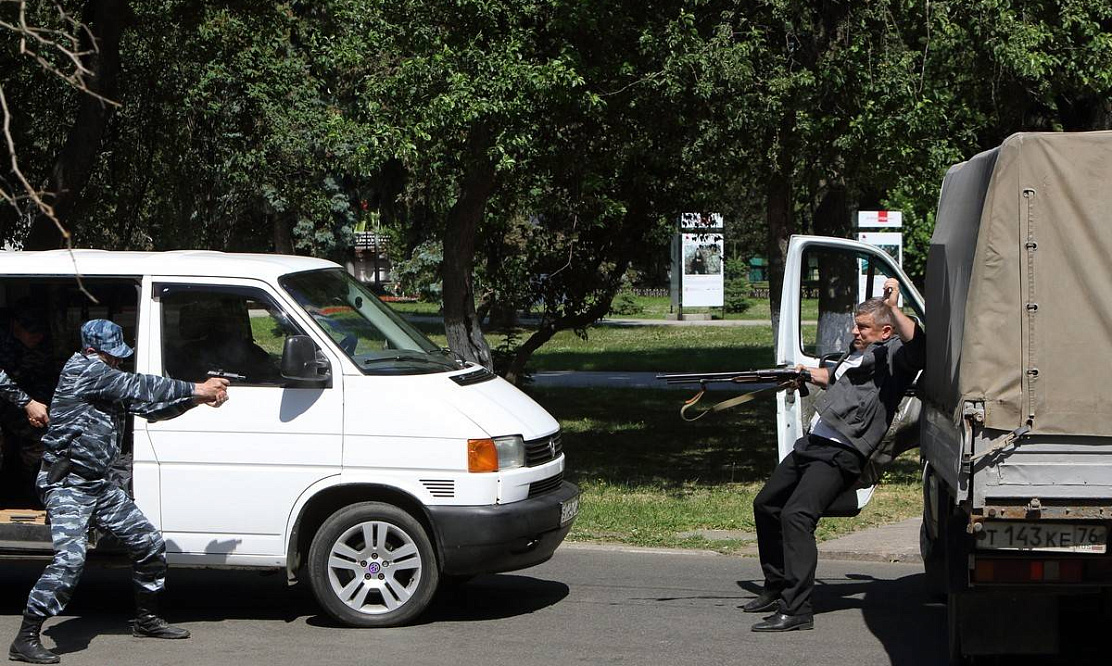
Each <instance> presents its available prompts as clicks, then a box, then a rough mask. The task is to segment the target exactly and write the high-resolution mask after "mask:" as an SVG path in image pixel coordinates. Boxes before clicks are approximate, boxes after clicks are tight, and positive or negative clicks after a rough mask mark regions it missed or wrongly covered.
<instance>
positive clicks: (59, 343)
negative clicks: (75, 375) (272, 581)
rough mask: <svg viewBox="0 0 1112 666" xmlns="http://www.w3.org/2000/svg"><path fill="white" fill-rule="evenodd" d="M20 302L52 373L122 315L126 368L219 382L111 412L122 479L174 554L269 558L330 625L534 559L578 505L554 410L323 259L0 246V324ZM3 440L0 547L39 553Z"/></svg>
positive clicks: (409, 615) (403, 619)
mask: <svg viewBox="0 0 1112 666" xmlns="http://www.w3.org/2000/svg"><path fill="white" fill-rule="evenodd" d="M78 272H79V273H80V282H79V281H78V280H77V279H76V278H77V274H78ZM83 290H84V291H86V292H88V294H89V295H91V296H92V297H94V298H95V301H96V302H94V301H93V300H91V299H90V298H89V297H88V295H86V294H85V293H83ZM19 304H24V307H25V306H26V304H31V305H33V306H34V307H36V308H38V309H39V310H40V311H41V313H42V315H41V316H42V317H43V318H44V319H45V320H46V321H45V324H46V326H47V327H48V328H49V334H48V336H47V339H46V340H45V341H44V342H43V343H42V345H40V347H41V348H37V349H35V350H33V351H34V353H35V354H38V355H40V361H42V360H43V359H42V358H41V356H42V355H45V358H46V360H45V362H46V364H47V365H48V366H49V367H50V368H52V369H53V372H55V374H54V375H53V376H52V377H51V384H52V382H53V381H54V380H56V378H57V374H56V373H57V371H58V370H60V368H61V365H62V363H64V361H65V360H66V358H68V357H69V356H70V355H71V354H72V353H73V352H74V351H76V350H77V349H78V347H79V327H80V325H81V323H82V322H83V321H85V320H88V319H94V318H106V319H111V320H113V321H115V322H117V323H118V324H120V325H121V326H122V327H123V329H124V333H125V338H126V339H127V341H128V343H129V344H132V345H134V347H135V350H136V353H135V355H134V357H133V367H130V368H127V369H129V370H134V371H136V372H142V373H149V374H155V375H165V376H170V377H176V378H179V379H184V380H188V381H203V380H204V379H205V378H206V377H208V376H210V375H212V374H214V373H216V374H220V375H222V376H225V377H228V378H229V379H230V380H231V387H230V388H229V391H228V393H229V396H230V400H229V402H228V403H227V404H226V405H224V406H223V407H222V408H221V409H218V410H213V409H194V410H191V411H190V412H188V413H186V414H185V415H184V416H181V417H179V418H176V419H172V420H169V421H163V422H157V423H148V422H147V421H145V420H143V419H139V418H135V419H131V421H132V422H131V423H130V424H129V425H130V427H129V429H128V432H127V444H128V446H129V447H130V453H131V457H132V465H131V474H130V478H127V474H126V472H127V470H123V471H124V472H125V474H124V475H123V479H124V482H125V483H130V488H131V490H132V492H133V494H134V496H135V500H136V501H137V503H138V504H139V507H140V508H141V509H142V510H143V512H144V513H145V514H146V515H147V517H148V518H149V519H150V520H151V521H152V522H153V523H154V524H155V526H156V527H158V528H159V529H160V530H162V533H163V536H164V537H165V539H166V546H167V558H168V560H169V562H170V564H171V565H185V566H200V567H207V568H223V567H236V568H239V567H251V568H261V569H282V568H284V569H285V570H286V571H287V573H288V576H289V579H290V580H291V581H294V580H296V579H297V577H298V576H303V577H305V578H307V579H308V581H309V583H310V585H311V587H312V589H313V591H314V593H315V595H316V597H317V599H318V600H319V602H320V604H321V606H322V607H323V608H324V610H325V611H326V612H327V613H328V614H329V615H331V616H332V617H334V618H335V619H337V620H339V621H340V622H343V623H345V624H349V625H355V626H363V627H379V626H395V625H400V624H404V623H407V622H410V621H412V620H413V619H415V618H416V617H417V616H418V615H419V614H420V613H421V612H422V611H423V610H424V609H425V608H426V607H427V606H428V604H429V602H430V600H431V599H432V597H433V594H434V592H435V591H436V588H437V586H438V584H439V583H440V582H441V581H443V580H445V579H448V578H452V579H455V578H462V577H467V576H470V575H473V574H478V573H492V572H499V571H510V570H515V569H521V568H524V567H529V566H532V565H535V564H538V563H540V562H543V561H545V560H547V559H548V558H550V557H551V556H552V553H553V551H554V550H555V549H556V547H557V546H558V545H559V544H560V543H561V541H563V539H564V537H565V536H566V535H567V533H568V530H569V529H570V528H571V524H572V521H573V520H574V519H575V517H576V514H577V513H578V509H579V491H578V489H577V488H576V487H575V486H574V485H573V484H571V483H568V482H567V481H564V480H563V473H564V455H563V453H562V449H561V443H560V431H559V424H558V423H557V422H556V421H555V420H554V419H553V418H552V417H551V416H550V415H549V414H548V413H547V412H546V411H545V410H544V409H543V408H541V407H540V406H539V405H537V404H536V403H535V402H533V401H532V400H531V399H529V398H528V397H527V396H525V395H524V394H523V393H521V392H520V391H518V390H517V389H516V388H514V387H513V386H512V385H510V384H509V383H507V382H506V381H504V380H502V379H501V378H499V377H497V376H496V375H494V374H492V373H490V372H489V371H487V370H486V369H485V368H482V367H480V366H477V365H474V364H470V363H464V362H462V361H459V360H457V359H456V358H454V357H453V356H452V354H451V353H450V352H448V351H447V350H443V349H441V348H439V347H438V346H437V345H435V344H434V343H432V342H431V341H429V340H428V338H426V337H425V336H424V335H422V334H421V333H420V332H419V331H417V330H416V329H415V328H414V327H413V326H411V325H409V324H408V323H407V322H406V321H404V320H403V319H402V318H400V317H399V316H398V315H396V314H395V313H394V312H392V311H391V310H390V309H388V308H387V307H386V306H385V305H383V304H382V303H381V302H380V301H379V300H378V299H377V298H375V296H374V295H373V294H371V292H369V291H368V290H367V289H365V288H364V287H363V286H362V285H361V284H359V283H358V282H356V281H355V280H353V279H352V278H351V277H350V276H348V275H347V273H346V272H345V271H344V270H343V269H342V268H341V267H339V266H337V265H336V264H334V263H332V262H329V261H324V260H320V259H311V258H305V257H290V256H276V255H252V254H225V253H221V252H202V251H181V252H163V253H135V252H106V251H100V250H78V251H75V252H74V253H73V254H72V255H71V254H70V253H68V252H65V251H60V250H59V251H52V252H4V253H0V316H2V315H5V314H6V315H7V316H10V315H11V312H12V309H13V308H16V307H19ZM7 330H8V327H7V324H6V322H0V332H2V331H7ZM7 370H8V371H9V374H12V375H14V376H16V377H17V378H18V377H19V375H20V372H21V370H20V369H19V368H7ZM8 416H9V417H11V416H12V415H11V414H9V415H8ZM15 416H18V415H15ZM17 421H18V419H17V418H16V419H12V418H6V419H5V420H4V422H5V423H9V422H12V423H15V422H17ZM15 425H16V426H18V423H15ZM15 430H18V427H15ZM5 432H6V434H7V435H8V436H6V437H5V444H4V461H5V462H4V465H3V470H2V474H3V481H0V509H2V511H0V554H3V555H6V556H12V555H16V556H20V555H28V556H34V555H41V554H42V553H43V551H49V550H50V543H49V542H50V537H49V530H48V529H47V527H46V526H45V516H44V515H43V514H42V512H41V511H36V510H35V509H37V508H39V507H37V506H36V505H35V501H34V500H33V499H31V497H32V496H33V495H32V493H31V492H30V491H29V488H28V487H26V484H27V483H29V482H30V478H31V476H30V475H31V474H33V472H34V470H33V469H22V470H20V469H18V467H19V464H20V463H21V462H22V463H23V465H24V466H25V467H30V466H31V463H30V462H28V461H27V460H26V459H27V458H29V457H30V456H28V455H26V452H27V451H29V450H31V449H29V448H27V447H29V446H31V445H32V444H33V443H29V442H27V441H26V438H24V439H23V440H21V438H20V436H19V434H18V433H17V432H11V429H10V428H8V427H7V426H6V427H5ZM21 453H23V454H24V455H23V456H22V457H23V458H24V459H25V460H22V461H21V455H20V454H21ZM21 484H22V485H21ZM100 546H101V550H106V549H110V545H109V544H108V543H107V540H105V541H104V542H102V543H101V544H100Z"/></svg>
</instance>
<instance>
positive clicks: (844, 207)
mask: <svg viewBox="0 0 1112 666" xmlns="http://www.w3.org/2000/svg"><path fill="white" fill-rule="evenodd" d="M815 233H816V234H818V235H820V236H834V237H837V238H849V237H850V235H851V233H850V219H849V203H848V199H847V196H846V188H845V185H844V184H841V183H838V184H834V185H830V186H828V187H827V189H826V192H825V193H824V194H823V197H822V200H821V201H820V202H819V206H818V209H817V210H816V211H815ZM818 257H819V286H818V290H819V308H818V312H819V320H818V340H817V343H816V348H817V353H818V355H819V356H820V357H821V356H824V355H826V354H833V353H836V352H842V351H845V350H846V349H847V348H848V347H849V342H850V339H851V337H850V330H851V329H852V327H853V311H854V308H855V306H856V305H857V274H858V267H857V255H856V254H850V253H847V252H844V251H833V252H819V253H818Z"/></svg>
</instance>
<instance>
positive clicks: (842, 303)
mask: <svg viewBox="0 0 1112 666" xmlns="http://www.w3.org/2000/svg"><path fill="white" fill-rule="evenodd" d="M802 271H803V275H801V276H800V289H801V291H802V293H801V294H800V295H799V304H800V322H802V325H801V330H800V343H801V344H802V350H803V352H804V353H806V354H808V355H810V356H813V357H816V358H822V357H825V356H830V355H834V354H840V353H841V352H844V351H845V350H846V349H848V348H849V347H850V343H851V342H852V334H851V329H852V327H853V312H854V310H855V309H856V307H857V304H858V303H861V302H862V301H865V300H867V299H870V298H879V297H880V296H882V295H883V292H882V289H883V285H884V281H885V280H887V279H888V278H889V277H894V273H895V272H894V271H892V270H891V269H890V268H889V267H888V265H887V264H886V263H884V262H883V261H882V260H880V259H879V258H877V257H876V256H874V255H871V254H868V253H865V252H857V251H854V250H848V249H843V248H832V247H811V248H808V249H807V250H806V251H805V252H804V254H803V262H802Z"/></svg>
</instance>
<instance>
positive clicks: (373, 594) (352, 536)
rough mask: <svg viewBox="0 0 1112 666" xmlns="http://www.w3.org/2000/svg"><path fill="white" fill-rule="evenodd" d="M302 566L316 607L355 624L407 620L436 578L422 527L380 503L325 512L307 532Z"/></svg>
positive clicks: (434, 585) (432, 554)
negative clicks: (311, 532) (306, 553)
mask: <svg viewBox="0 0 1112 666" xmlns="http://www.w3.org/2000/svg"><path fill="white" fill-rule="evenodd" d="M399 552H400V553H401V554H400V555H399V554H398V553H399ZM395 558H396V559H395ZM308 565H309V566H308V569H309V584H310V586H311V587H312V589H313V595H314V596H316V598H317V601H318V602H319V603H320V605H321V607H322V608H324V610H325V612H326V613H328V615H330V616H331V617H332V618H334V619H336V620H337V621H339V622H341V623H343V624H347V625H351V626H355V627H396V626H400V625H404V624H408V623H410V622H412V621H413V620H415V619H416V618H417V617H418V616H419V615H420V614H421V613H422V612H424V610H425V609H426V608H427V607H428V605H429V603H430V602H431V601H432V598H433V595H434V594H435V592H436V588H437V585H438V583H439V569H438V567H437V562H436V554H435V552H434V551H433V547H432V543H431V542H430V541H429V538H428V535H427V534H426V533H425V528H424V527H422V526H421V523H419V522H418V521H417V520H415V519H414V518H413V516H411V515H409V514H408V513H406V512H405V511H402V510H401V509H399V508H398V507H396V506H392V505H390V504H383V503H381V502H362V503H359V504H353V505H351V506H347V507H344V508H343V509H340V510H339V511H337V512H336V513H334V514H332V515H331V516H329V517H328V519H327V520H325V521H324V523H323V524H322V525H321V526H320V529H319V530H317V533H316V534H315V535H314V536H313V543H312V545H311V546H310V548H309V562H308ZM360 579H362V580H360Z"/></svg>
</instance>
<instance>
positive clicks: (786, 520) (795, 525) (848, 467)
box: [753, 437, 862, 615]
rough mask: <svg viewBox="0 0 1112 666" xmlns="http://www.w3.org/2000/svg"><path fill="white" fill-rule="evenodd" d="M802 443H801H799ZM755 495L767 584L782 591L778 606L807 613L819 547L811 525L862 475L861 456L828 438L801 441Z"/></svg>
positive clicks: (782, 608)
mask: <svg viewBox="0 0 1112 666" xmlns="http://www.w3.org/2000/svg"><path fill="white" fill-rule="evenodd" d="M801 444H802V445H804V446H800V445H801ZM796 449H797V450H795V451H792V452H791V453H790V454H788V456H787V457H786V458H784V459H783V460H782V461H780V464H779V465H777V466H776V469H775V470H774V471H773V472H772V476H771V477H769V479H768V482H767V483H765V485H764V488H762V489H761V492H759V493H758V494H757V497H756V499H754V500H753V516H754V518H755V520H756V524H757V548H758V550H759V552H760V557H761V569H762V570H763V571H764V576H765V590H768V591H774V592H779V593H780V612H782V613H786V614H788V615H811V614H812V613H813V609H812V607H811V590H812V589H813V588H814V586H815V568H816V567H817V566H818V557H819V554H818V547H817V546H816V545H815V526H817V525H818V522H819V518H821V517H822V514H823V512H824V511H826V509H827V507H829V506H830V505H831V504H832V503H833V502H834V500H835V499H837V498H838V495H840V494H841V493H842V492H843V491H845V490H846V489H847V488H849V487H851V486H852V485H853V483H854V482H855V481H857V477H859V476H860V475H861V466H862V458H861V456H860V455H859V454H857V453H856V452H855V451H851V450H849V449H846V448H843V447H841V446H839V445H837V444H835V443H833V442H831V441H830V440H827V439H823V438H821V437H812V438H810V440H809V441H807V442H799V443H797V445H796Z"/></svg>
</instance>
